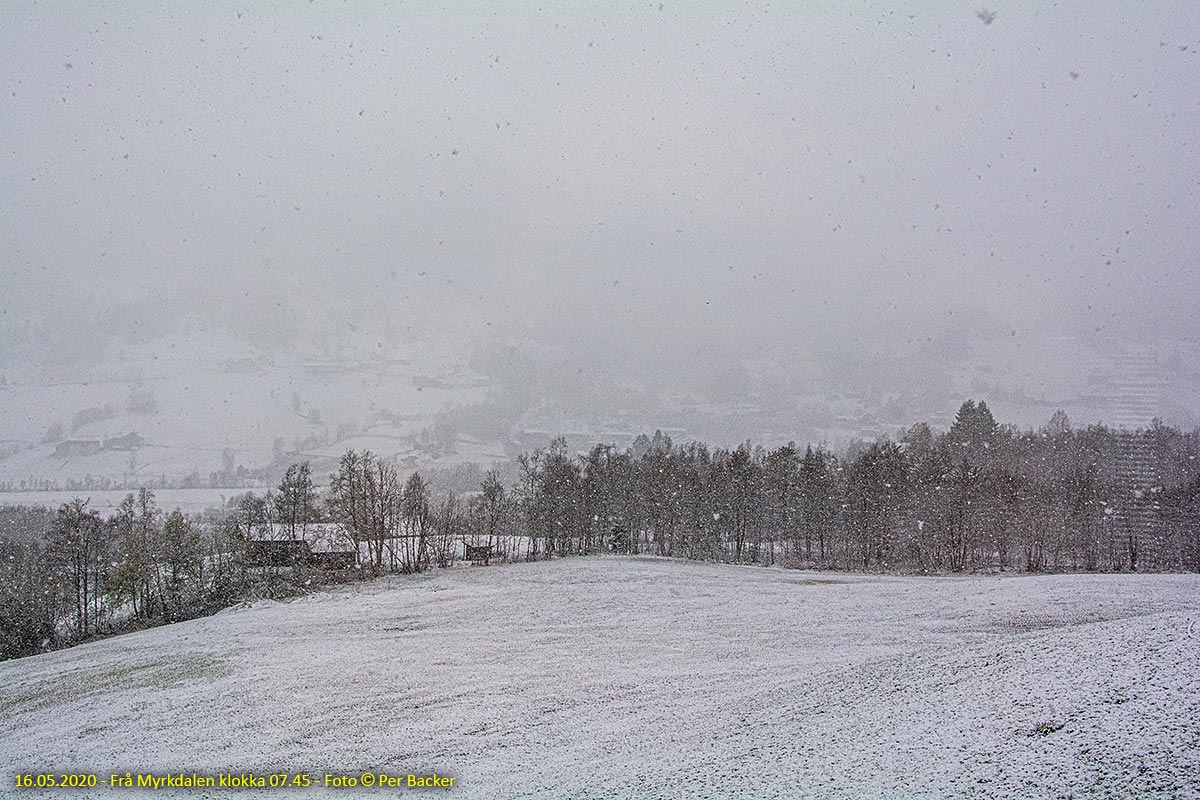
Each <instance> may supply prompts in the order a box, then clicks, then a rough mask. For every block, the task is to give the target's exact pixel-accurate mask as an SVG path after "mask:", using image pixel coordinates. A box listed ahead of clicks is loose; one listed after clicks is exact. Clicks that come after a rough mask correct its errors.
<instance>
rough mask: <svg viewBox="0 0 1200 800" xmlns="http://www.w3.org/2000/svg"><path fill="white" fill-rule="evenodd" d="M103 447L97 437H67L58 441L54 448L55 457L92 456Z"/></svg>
mask: <svg viewBox="0 0 1200 800" xmlns="http://www.w3.org/2000/svg"><path fill="white" fill-rule="evenodd" d="M102 449H103V445H102V444H101V443H100V440H99V439H67V440H66V441H62V442H59V443H58V445H57V446H55V448H54V456H55V457H56V458H74V457H76V456H93V455H95V454H96V453H99V452H100V451H101V450H102Z"/></svg>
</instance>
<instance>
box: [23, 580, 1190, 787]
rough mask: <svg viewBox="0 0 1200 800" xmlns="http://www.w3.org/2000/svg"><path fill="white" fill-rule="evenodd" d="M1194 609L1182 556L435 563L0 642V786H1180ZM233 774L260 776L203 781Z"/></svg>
mask: <svg viewBox="0 0 1200 800" xmlns="http://www.w3.org/2000/svg"><path fill="white" fill-rule="evenodd" d="M1198 621H1200V576H1197V575H1058V576H1041V577H1027V576H1022V577H944V578H919V577H911V578H908V577H875V576H859V575H845V574H838V573H816V572H803V571H788V570H779V569H764V568H756V567H736V566H725V565H715V564H702V563H690V562H684V561H674V560H666V559H654V558H636V557H634V558H616V557H604V558H577V559H565V560H559V561H552V562H541V563H536V564H518V565H510V566H493V567H467V566H459V567H456V568H454V569H448V570H440V571H436V572H434V573H431V574H426V575H421V576H415V577H396V578H389V579H384V580H381V581H378V582H374V583H369V584H364V585H359V586H351V587H345V588H342V589H339V590H336V591H333V592H330V593H324V594H318V595H313V596H310V597H307V598H304V599H301V600H298V601H295V602H290V603H279V604H275V603H266V602H264V603H260V604H256V605H253V606H250V607H245V608H237V609H231V610H228V611H226V612H223V613H221V614H219V615H217V616H214V617H209V618H205V619H198V620H193V621H190V622H185V623H181V624H177V625H173V626H169V627H164V628H157V629H152V630H148V631H144V632H141V633H136V634H131V635H126V636H121V637H116V638H112V639H108V640H105V641H101V642H97V643H93V644H88V645H83V646H80V647H75V648H72V649H69V650H65V651H61V652H57V653H51V654H48V655H43V656H37V657H33V658H27V659H22V660H19V661H14V662H7V663H4V664H0V763H2V764H3V765H4V770H3V771H4V773H5V774H4V776H3V780H4V784H3V787H2V788H0V795H3V796H21V797H30V798H32V797H47V796H62V797H84V796H95V797H114V798H115V797H119V796H124V795H123V793H122V792H121V791H119V790H115V789H111V788H109V787H107V786H102V787H100V788H98V789H96V790H94V791H93V792H92V793H91V794H90V795H89V794H88V793H87V792H84V791H79V790H58V791H59V793H58V794H53V793H52V792H48V791H39V790H33V789H23V790H20V791H19V792H18V791H15V790H14V789H13V788H12V775H13V774H14V773H15V772H17V771H22V772H39V771H51V770H59V771H61V770H80V771H88V772H96V773H99V774H100V775H101V776H102V777H103V776H107V775H108V774H110V773H116V772H121V773H123V772H124V771H126V770H132V771H134V772H155V773H165V772H171V773H178V772H181V771H183V772H192V771H195V772H198V773H215V772H218V771H233V772H243V771H245V772H249V771H255V772H258V773H260V774H263V773H268V772H278V771H280V770H288V771H291V772H293V773H295V772H302V771H303V772H309V773H312V774H313V776H314V782H315V783H319V780H320V776H321V775H323V774H324V773H325V772H327V771H328V772H337V773H344V774H357V773H359V772H362V771H366V770H374V771H380V770H384V771H389V772H393V773H397V772H398V773H408V772H414V773H418V774H421V773H424V774H429V773H433V772H437V773H439V774H441V775H453V776H456V778H457V780H456V782H455V784H454V787H453V788H451V789H431V790H427V791H428V792H429V793H431V794H438V793H441V794H444V795H446V796H455V797H462V798H515V797H531V798H532V797H539V798H547V797H552V798H563V797H574V798H600V797H622V798H628V797H634V798H650V797H662V798H668V797H670V798H682V797H686V798H701V797H705V798H726V797H744V798H769V797H939V798H940V797H1200V789H1198V788H1197V787H1200V722H1198V720H1200V630H1197V628H1198V627H1200V626H1198V625H1197V622H1198ZM416 791H418V790H410V789H404V790H380V789H373V790H367V789H357V790H338V791H337V793H336V794H335V793H334V792H332V791H330V790H326V789H323V788H321V787H320V786H318V785H314V786H313V787H312V788H309V789H307V790H296V791H294V792H293V795H294V796H299V797H327V796H345V797H351V796H377V797H385V796H395V795H396V794H398V793H401V792H416ZM183 795H186V796H198V795H197V793H196V792H194V791H192V792H183ZM259 795H261V796H267V797H283V796H289V795H288V792H286V791H281V790H277V789H276V790H266V791H263V792H259V793H257V794H256V793H255V792H254V791H244V790H243V791H231V790H226V791H225V792H224V793H222V791H221V790H210V791H208V792H207V793H205V794H203V796H206V797H224V796H236V797H239V798H241V797H251V796H259Z"/></svg>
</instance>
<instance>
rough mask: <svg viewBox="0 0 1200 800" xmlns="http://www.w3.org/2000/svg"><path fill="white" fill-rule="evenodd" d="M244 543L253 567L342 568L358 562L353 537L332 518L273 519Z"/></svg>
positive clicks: (350, 567) (350, 566) (349, 567)
mask: <svg viewBox="0 0 1200 800" xmlns="http://www.w3.org/2000/svg"><path fill="white" fill-rule="evenodd" d="M248 544H249V548H248V549H249V555H250V563H251V564H252V565H254V566H256V567H312V568H314V569H323V570H343V569H353V568H354V567H355V565H357V564H358V554H357V553H356V552H355V551H354V542H353V540H352V539H351V537H350V536H349V534H347V533H346V531H345V529H344V528H342V526H341V525H338V524H337V523H332V522H310V523H307V524H303V525H297V526H289V525H282V524H279V523H276V524H273V525H271V526H270V527H269V528H263V529H259V530H256V531H254V533H252V534H251V537H250V541H249V543H248Z"/></svg>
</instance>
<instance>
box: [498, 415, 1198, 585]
mask: <svg viewBox="0 0 1200 800" xmlns="http://www.w3.org/2000/svg"><path fill="white" fill-rule="evenodd" d="M517 466H518V473H519V476H520V478H519V481H518V482H517V485H516V486H515V487H514V489H513V492H512V493H511V495H510V497H509V500H508V508H507V514H506V515H505V517H504V518H505V520H506V523H505V526H506V529H507V530H508V531H509V532H515V533H519V534H521V535H524V536H527V537H530V539H531V545H530V548H529V549H530V551H531V553H532V555H533V557H538V556H548V555H559V554H562V555H565V554H576V553H593V552H598V551H602V550H612V549H620V550H628V551H631V552H644V553H654V554H658V555H664V556H682V557H687V558H696V559H712V560H722V561H734V562H758V563H765V564H776V563H782V564H787V565H806V566H817V567H824V568H840V569H867V570H903V571H921V572H943V571H960V570H993V569H998V570H1025V571H1074V570H1108V571H1121V570H1124V571H1138V570H1140V571H1153V570H1200V517H1198V510H1200V437H1198V436H1197V434H1196V433H1183V432H1181V431H1179V430H1178V429H1175V428H1172V427H1170V426H1166V425H1163V424H1161V423H1159V422H1157V421H1156V422H1154V423H1153V424H1152V425H1151V426H1150V427H1149V428H1147V429H1145V430H1140V431H1136V432H1125V431H1119V430H1113V429H1111V428H1107V427H1105V426H1090V427H1087V428H1084V429H1079V430H1076V429H1072V427H1071V425H1070V421H1069V420H1068V419H1067V417H1066V415H1065V414H1062V413H1061V412H1060V413H1058V414H1056V415H1055V416H1054V417H1053V418H1052V419H1051V421H1050V422H1049V423H1048V424H1047V425H1046V426H1044V427H1043V428H1042V429H1040V430H1037V431H1032V430H1028V431H1020V430H1018V429H1016V428H1014V427H1011V426H1001V425H999V424H997V423H996V421H995V419H994V418H993V417H992V414H991V412H990V410H989V409H988V407H987V405H986V403H979V404H978V405H976V404H975V403H974V402H971V401H968V402H967V403H964V404H963V406H962V408H961V409H960V410H959V413H958V415H957V418H956V420H955V422H954V424H953V425H952V426H951V428H950V430H948V431H946V432H944V433H940V434H935V433H934V432H933V431H932V430H931V429H930V428H929V426H928V425H925V424H918V425H915V426H913V427H912V428H910V429H908V430H907V431H905V432H904V433H903V434H902V435H901V436H899V437H898V438H897V439H896V440H895V441H893V440H891V439H889V438H886V437H884V438H881V439H879V440H877V441H874V442H869V443H867V442H856V443H854V444H853V445H852V446H851V447H850V448H849V450H848V452H846V453H845V454H843V455H841V456H839V455H836V454H834V453H832V452H830V451H828V450H826V449H824V448H820V447H818V448H812V447H807V448H805V449H803V450H801V449H800V448H798V447H796V446H795V445H793V444H789V445H785V446H783V447H779V448H776V449H774V450H770V451H768V450H766V449H764V448H762V447H755V446H752V445H750V444H745V445H742V446H739V447H736V448H733V449H729V450H723V449H717V450H710V449H709V448H707V447H705V446H704V445H702V444H698V443H688V444H686V445H683V446H679V445H676V444H675V443H673V442H672V441H671V440H670V438H669V437H667V436H664V435H662V434H661V433H657V434H655V436H654V437H653V438H650V437H645V436H642V437H639V439H638V440H637V441H635V442H634V445H633V446H632V447H630V448H627V449H625V450H619V449H617V448H614V447H611V446H599V447H595V448H593V449H592V450H591V452H589V453H587V454H583V455H576V454H572V453H570V452H569V451H568V449H567V446H566V443H565V441H563V440H562V439H558V440H556V441H555V442H553V443H552V444H551V445H550V446H549V447H547V448H545V449H541V450H536V451H534V452H533V453H529V454H525V455H522V456H521V457H520V458H519V459H518V463H517Z"/></svg>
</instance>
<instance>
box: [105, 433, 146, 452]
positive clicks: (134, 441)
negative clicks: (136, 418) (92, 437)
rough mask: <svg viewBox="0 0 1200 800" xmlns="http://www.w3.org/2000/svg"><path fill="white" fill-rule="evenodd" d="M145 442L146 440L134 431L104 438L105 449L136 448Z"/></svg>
mask: <svg viewBox="0 0 1200 800" xmlns="http://www.w3.org/2000/svg"><path fill="white" fill-rule="evenodd" d="M145 444H146V440H145V439H143V438H142V437H141V436H139V435H138V434H136V433H127V434H125V435H124V436H114V437H113V438H112V439H105V440H104V449H105V450H137V449H138V448H139V447H142V446H143V445H145Z"/></svg>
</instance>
